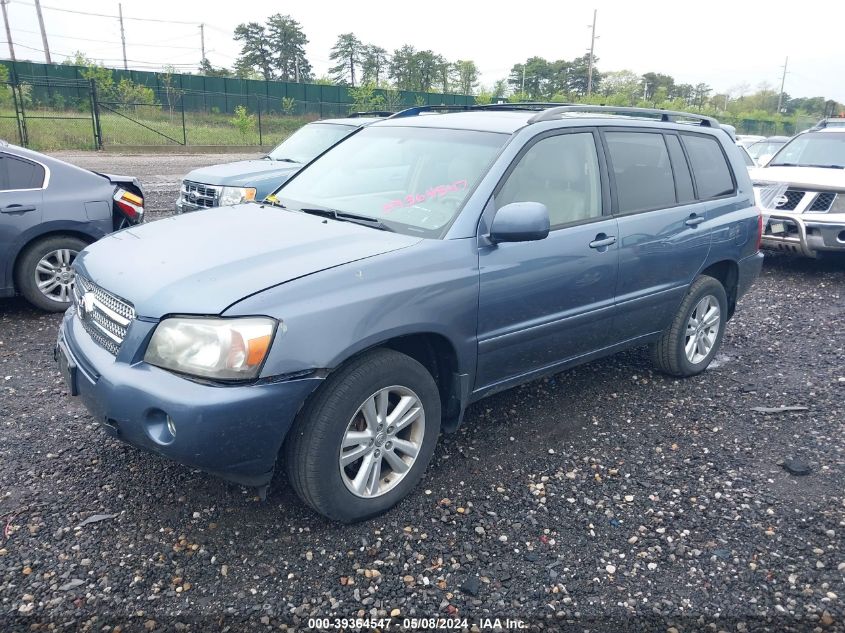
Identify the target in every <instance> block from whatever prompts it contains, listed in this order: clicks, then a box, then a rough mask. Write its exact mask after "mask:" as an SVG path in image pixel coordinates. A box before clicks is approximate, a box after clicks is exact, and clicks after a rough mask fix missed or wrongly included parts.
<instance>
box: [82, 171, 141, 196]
mask: <svg viewBox="0 0 845 633" xmlns="http://www.w3.org/2000/svg"><path fill="white" fill-rule="evenodd" d="M94 173H95V174H97V175H98V176H102V177H103V178H105V179H106V180H108V181H109V182H110V183H111V184H113V185H115V186H118V187H121V186H122V187H126V186H129V187H131V188H134V189H137V190H138V192H139V193H140V194H141V196H142V197H146V196H144V188H143V187H142V186H141V181H140V180H138V179H137V178H135V177H134V176H120V175H117V174H104V173H102V172H99V171H95V172H94Z"/></svg>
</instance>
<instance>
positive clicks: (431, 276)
mask: <svg viewBox="0 0 845 633" xmlns="http://www.w3.org/2000/svg"><path fill="white" fill-rule="evenodd" d="M478 283H479V281H478V255H477V249H476V248H475V240H471V239H468V240H422V241H421V242H420V243H418V244H417V245H414V246H412V247H409V248H406V249H402V250H398V251H393V252H390V253H385V254H383V255H378V256H375V257H371V258H369V259H366V260H362V261H358V262H352V263H349V264H344V265H342V266H338V267H336V268H332V269H329V270H325V271H322V272H319V273H315V274H313V275H308V276H306V277H302V278H299V279H295V280H293V281H290V282H288V283H285V284H282V285H280V286H276V287H274V288H270V289H268V290H266V291H264V292H261V293H258V294H257V295H254V296H252V297H248V298H246V299H244V300H243V301H241V302H239V303H236V304H234V305H233V306H232V307H230V308H229V309H228V310H226V312H225V313H224V315H225V316H236V315H256V314H266V315H270V316H274V317H276V318H278V319H280V320H281V321H283V322H284V327H283V328H281V329H280V331H279V334H277V337H276V340H275V341H274V343H273V347H272V349H271V351H270V354H269V355H268V358H267V362H266V363H265V366H264V370H263V372H262V376H277V375H285V374H292V373H297V372H302V371H308V370H313V369H333V368H335V367H337V366H338V365H340V364H341V363H343V362H344V361H345V360H346V359H348V358H350V357H351V356H354V355H355V354H357V353H359V352H361V351H363V350H365V349H367V348H370V347H373V346H375V345H378V344H379V343H383V342H385V341H387V340H390V339H392V338H395V337H399V336H405V335H409V334H423V333H433V334H437V335H439V336H442V337H443V338H445V339H446V340H447V341H449V343H450V344H451V345H452V347H453V348H454V350H455V353H456V356H457V360H458V366H459V371H460V372H461V373H463V374H470V375H472V376H474V374H475V364H476V354H477V347H476V338H475V337H476V325H477V316H478Z"/></svg>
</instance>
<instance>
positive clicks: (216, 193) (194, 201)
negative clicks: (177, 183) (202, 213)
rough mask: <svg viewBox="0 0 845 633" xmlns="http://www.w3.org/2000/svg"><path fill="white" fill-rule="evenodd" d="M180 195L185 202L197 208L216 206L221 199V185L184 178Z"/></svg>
mask: <svg viewBox="0 0 845 633" xmlns="http://www.w3.org/2000/svg"><path fill="white" fill-rule="evenodd" d="M180 197H181V198H182V203H183V204H185V205H188V206H191V207H194V208H197V209H199V208H211V207H216V206H217V204H218V201H219V199H220V187H215V186H214V185H206V184H203V183H201V182H193V181H191V180H183V181H182V189H181V193H180Z"/></svg>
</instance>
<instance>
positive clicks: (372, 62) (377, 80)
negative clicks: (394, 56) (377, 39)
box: [361, 44, 390, 86]
mask: <svg viewBox="0 0 845 633" xmlns="http://www.w3.org/2000/svg"><path fill="white" fill-rule="evenodd" d="M389 64H390V57H389V56H388V54H387V51H386V50H384V49H383V48H381V47H380V46H375V45H374V44H367V45H366V46H364V48H363V50H362V52H361V81H362V82H364V83H372V84H375V85H377V86H378V85H379V84H381V81H382V79H384V78H385V77H387V70H388V66H389Z"/></svg>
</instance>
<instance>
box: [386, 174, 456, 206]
mask: <svg viewBox="0 0 845 633" xmlns="http://www.w3.org/2000/svg"><path fill="white" fill-rule="evenodd" d="M466 188H467V181H466V180H456V181H455V182H452V183H449V184H448V185H437V186H436V187H430V188H429V189H428V190H427V191H426V192H425V193H417V194H413V193H409V194H408V195H407V196H405V197H404V198H397V199H396V200H391V201H390V202H386V203H385V204H384V207H383V210H384V212H385V213H390V212H391V211H393V210H394V209H401V208H403V207H412V206H414V205H415V204H420V203H421V202H425V201H426V200H432V199H434V198H442V197H443V196H445V195H446V194H449V193H452V192H453V191H463V190H464V189H466Z"/></svg>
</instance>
